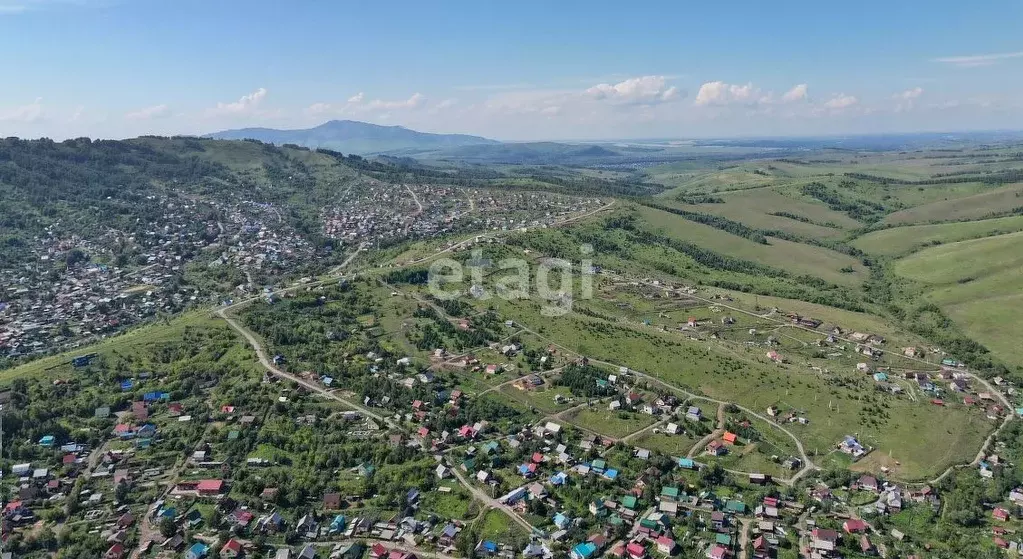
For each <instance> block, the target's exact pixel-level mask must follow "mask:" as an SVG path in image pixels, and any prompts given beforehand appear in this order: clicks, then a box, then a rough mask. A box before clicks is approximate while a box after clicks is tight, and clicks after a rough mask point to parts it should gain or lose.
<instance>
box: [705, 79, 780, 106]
mask: <svg viewBox="0 0 1023 559" xmlns="http://www.w3.org/2000/svg"><path fill="white" fill-rule="evenodd" d="M759 94H760V90H759V89H756V88H754V87H753V84H752V83H747V84H746V85H736V84H727V83H725V82H723V81H714V82H706V83H704V84H703V85H701V86H700V91H699V92H697V93H696V101H694V103H693V104H695V105H698V106H705V105H728V104H732V103H749V102H750V101H753V100H754V98H757V97H759ZM759 98H760V99H762V100H763V99H767V98H764V97H759Z"/></svg>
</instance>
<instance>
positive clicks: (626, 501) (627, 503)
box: [621, 495, 638, 510]
mask: <svg viewBox="0 0 1023 559" xmlns="http://www.w3.org/2000/svg"><path fill="white" fill-rule="evenodd" d="M637 501H638V499H636V496H635V495H626V496H624V497H622V501H621V503H622V506H623V507H625V508H627V509H629V510H636V503H637Z"/></svg>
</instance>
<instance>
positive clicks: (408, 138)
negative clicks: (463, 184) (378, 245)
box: [205, 120, 500, 154]
mask: <svg viewBox="0 0 1023 559" xmlns="http://www.w3.org/2000/svg"><path fill="white" fill-rule="evenodd" d="M205 137H206V138H214V139H218V140H246V139H251V140H259V141H261V142H266V143H268V144H278V145H280V144H297V145H300V146H305V147H308V148H329V149H333V150H337V151H340V152H343V153H357V154H373V153H385V152H390V151H400V150H409V149H437V148H451V147H462V146H472V145H494V144H499V143H500V142H498V141H496V140H490V139H487V138H482V137H480V136H470V135H467V134H433V133H429V132H418V131H416V130H411V129H409V128H406V127H404V126H398V125H390V126H383V125H379V124H371V123H369V122H360V121H358V120H328V121H327V122H324V123H323V124H320V125H318V126H314V127H313V128H306V129H299V130H277V129H273V128H242V129H237V130H224V131H221V132H214V133H212V134H207V135H206V136H205Z"/></svg>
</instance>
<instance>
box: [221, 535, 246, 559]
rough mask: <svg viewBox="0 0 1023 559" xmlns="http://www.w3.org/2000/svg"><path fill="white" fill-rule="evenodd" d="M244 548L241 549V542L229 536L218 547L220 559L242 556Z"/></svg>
mask: <svg viewBox="0 0 1023 559" xmlns="http://www.w3.org/2000/svg"><path fill="white" fill-rule="evenodd" d="M244 555H245V550H243V549H242V544H241V542H239V541H238V540H236V539H234V538H231V539H229V540H227V543H225V544H224V547H222V548H220V557H221V559H234V558H236V557H243V556H244Z"/></svg>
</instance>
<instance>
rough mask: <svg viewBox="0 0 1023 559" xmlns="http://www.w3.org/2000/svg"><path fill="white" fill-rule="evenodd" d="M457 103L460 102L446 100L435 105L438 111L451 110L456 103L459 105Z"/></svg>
mask: <svg viewBox="0 0 1023 559" xmlns="http://www.w3.org/2000/svg"><path fill="white" fill-rule="evenodd" d="M457 102H458V100H456V99H445V100H443V101H441V102H440V103H437V105H435V107H434V108H436V109H450V108H451V107H454V106H455V103H457Z"/></svg>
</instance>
